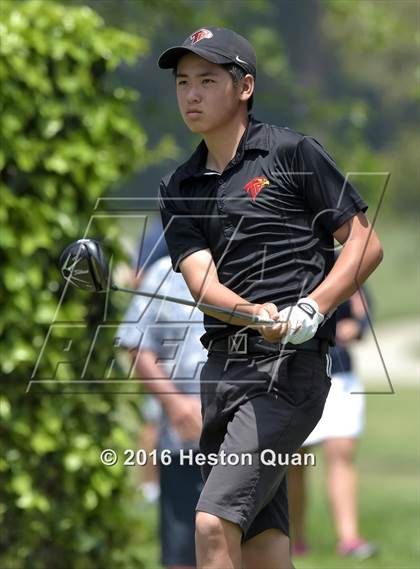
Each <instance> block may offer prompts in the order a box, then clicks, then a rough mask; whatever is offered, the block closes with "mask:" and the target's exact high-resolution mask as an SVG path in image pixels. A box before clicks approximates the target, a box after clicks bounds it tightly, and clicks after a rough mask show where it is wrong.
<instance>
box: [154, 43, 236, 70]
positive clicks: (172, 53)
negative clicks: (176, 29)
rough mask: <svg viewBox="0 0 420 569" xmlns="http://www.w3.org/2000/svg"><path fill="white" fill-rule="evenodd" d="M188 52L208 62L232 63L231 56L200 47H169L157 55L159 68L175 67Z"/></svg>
mask: <svg viewBox="0 0 420 569" xmlns="http://www.w3.org/2000/svg"><path fill="white" fill-rule="evenodd" d="M188 53H195V55H199V56H200V57H202V58H203V59H205V60H206V61H210V63H217V64H218V65H223V64H225V63H232V60H231V58H229V57H226V56H224V55H220V54H217V53H211V52H209V51H208V50H204V49H200V48H199V47H195V46H194V47H183V46H177V47H170V48H169V49H167V50H166V51H164V52H163V53H162V55H161V56H160V57H159V60H158V65H159V67H160V68H161V69H175V68H176V66H177V65H178V61H179V60H180V59H181V57H183V56H184V55H187V54H188Z"/></svg>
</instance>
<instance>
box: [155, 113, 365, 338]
mask: <svg viewBox="0 0 420 569" xmlns="http://www.w3.org/2000/svg"><path fill="white" fill-rule="evenodd" d="M206 159H207V147H206V145H205V143H204V141H202V142H201V143H200V144H199V146H198V147H197V149H196V151H195V152H194V153H193V154H192V156H191V157H190V159H189V160H188V161H187V162H185V163H184V164H182V165H181V166H180V167H179V168H177V169H176V170H175V171H174V172H172V173H170V174H168V175H167V176H166V177H165V178H164V179H163V180H162V182H161V185H160V207H161V215H162V221H163V227H164V229H165V237H166V242H167V244H168V249H169V253H170V255H171V258H172V264H173V268H174V270H175V271H179V270H180V269H179V263H180V262H181V261H182V260H183V259H184V258H185V257H187V256H188V255H190V254H191V253H194V252H195V251H199V250H201V249H210V251H211V253H212V256H213V259H214V262H215V264H216V266H217V269H218V276H219V280H220V282H221V283H222V284H224V285H225V286H227V287H228V288H230V289H232V290H233V291H234V292H236V293H237V294H239V295H240V296H241V297H242V298H244V299H246V300H247V301H249V302H253V303H264V302H274V303H275V304H276V306H278V308H279V309H281V308H284V307H286V306H289V305H291V304H294V303H295V302H296V301H297V300H298V299H299V298H301V297H303V296H307V295H308V294H309V293H310V292H311V291H312V290H314V289H315V288H316V287H317V286H318V285H319V283H320V282H322V280H323V279H324V278H325V276H326V275H327V274H328V272H329V271H330V270H331V267H332V266H333V264H334V250H333V248H334V239H333V233H334V232H335V231H336V230H337V229H338V228H339V227H340V226H341V225H343V223H345V222H346V221H347V220H349V219H350V218H351V217H353V216H354V215H355V214H357V213H358V212H359V211H365V210H366V209H367V205H366V204H365V202H364V201H363V200H362V198H361V197H360V196H359V195H358V193H357V192H356V191H355V189H354V188H353V187H352V185H351V184H350V183H349V182H348V181H347V180H346V179H345V177H344V176H343V175H342V174H341V173H340V172H339V170H338V169H337V167H336V165H335V163H334V161H333V159H332V158H331V156H330V155H329V154H328V153H327V152H326V151H325V149H324V148H323V147H322V146H321V144H320V143H319V142H318V141H316V140H315V139H314V138H312V137H309V136H305V135H303V134H301V133H298V132H295V131H293V130H291V129H289V128H284V127H277V126H272V125H269V124H265V123H261V122H258V121H256V120H255V119H253V118H252V117H250V121H249V124H248V127H247V129H246V131H245V133H244V135H243V137H242V139H241V141H240V143H239V146H238V149H237V152H236V154H235V156H234V158H233V159H232V160H231V162H230V163H229V164H228V165H227V166H226V168H225V170H224V171H223V172H222V173H221V174H220V173H218V172H214V171H210V170H208V169H206ZM204 326H205V328H206V334H205V335H204V336H203V338H202V342H203V344H204V345H205V346H208V343H209V341H210V340H211V339H214V338H219V337H222V336H226V335H227V334H233V333H235V332H238V331H239V330H240V328H239V327H238V326H230V325H227V324H225V323H223V322H221V321H220V320H217V319H215V318H212V317H210V316H207V315H205V316H204ZM334 331H335V317H334V315H332V316H330V317H329V318H327V319H326V320H325V321H324V322H323V324H322V326H320V328H319V329H318V331H317V333H316V337H318V338H327V339H329V340H331V341H333V338H334ZM250 333H256V334H257V332H255V331H252V332H250Z"/></svg>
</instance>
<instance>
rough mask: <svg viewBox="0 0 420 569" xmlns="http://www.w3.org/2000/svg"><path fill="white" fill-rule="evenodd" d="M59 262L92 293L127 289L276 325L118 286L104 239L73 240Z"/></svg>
mask: <svg viewBox="0 0 420 569" xmlns="http://www.w3.org/2000/svg"><path fill="white" fill-rule="evenodd" d="M59 265H60V271H61V274H62V275H63V278H64V279H65V280H66V281H67V282H68V283H69V284H71V285H72V286H74V287H76V288H80V289H82V290H87V291H90V292H107V291H108V290H113V291H116V292H127V293H129V294H137V295H139V296H145V297H148V298H153V299H157V300H166V301H168V302H174V303H176V304H183V305H185V306H191V307H193V308H198V309H199V310H205V309H207V310H212V311H213V312H216V313H219V314H225V315H227V316H231V317H237V318H242V319H244V320H246V321H248V322H249V323H250V324H256V325H264V326H273V325H274V324H276V322H275V321H274V320H266V319H264V318H261V316H258V315H257V316H253V315H251V314H247V313H245V312H241V311H239V310H228V309H227V308H221V307H220V306H215V305H213V304H206V303H204V302H195V301H191V300H186V299H184V298H176V297H174V296H168V295H162V294H157V293H150V292H144V291H139V290H135V289H132V288H123V287H118V286H117V285H115V284H112V283H111V275H110V273H109V268H108V263H107V260H106V257H105V254H104V252H103V249H102V246H101V244H100V242H99V241H97V240H96V239H78V240H77V241H74V242H73V243H70V245H68V246H67V247H66V248H65V249H64V251H63V252H62V253H61V255H60V260H59Z"/></svg>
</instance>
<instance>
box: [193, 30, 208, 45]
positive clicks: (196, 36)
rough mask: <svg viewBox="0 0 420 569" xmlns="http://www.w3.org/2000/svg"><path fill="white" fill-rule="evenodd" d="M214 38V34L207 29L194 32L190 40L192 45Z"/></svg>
mask: <svg viewBox="0 0 420 569" xmlns="http://www.w3.org/2000/svg"><path fill="white" fill-rule="evenodd" d="M212 37H213V34H212V33H211V31H210V30H206V29H205V28H202V29H201V30H197V31H196V32H194V33H193V34H192V35H191V36H190V40H191V43H197V42H198V41H200V40H203V39H205V38H207V39H209V38H212Z"/></svg>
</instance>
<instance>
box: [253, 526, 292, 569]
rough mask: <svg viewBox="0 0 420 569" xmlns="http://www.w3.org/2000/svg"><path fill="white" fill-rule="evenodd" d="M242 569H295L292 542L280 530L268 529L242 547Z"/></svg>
mask: <svg viewBox="0 0 420 569" xmlns="http://www.w3.org/2000/svg"><path fill="white" fill-rule="evenodd" d="M242 569H294V567H293V564H292V562H291V560H290V542H289V538H288V537H287V535H285V534H284V533H282V532H281V531H280V530H278V529H268V530H266V531H263V532H262V533H259V534H258V535H256V536H255V537H252V538H251V539H250V540H248V541H246V542H245V543H244V544H243V545H242Z"/></svg>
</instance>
